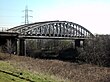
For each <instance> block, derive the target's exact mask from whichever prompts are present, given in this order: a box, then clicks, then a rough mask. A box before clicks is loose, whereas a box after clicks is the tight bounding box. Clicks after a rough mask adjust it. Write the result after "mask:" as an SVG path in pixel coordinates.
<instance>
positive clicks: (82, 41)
mask: <svg viewBox="0 0 110 82" xmlns="http://www.w3.org/2000/svg"><path fill="white" fill-rule="evenodd" d="M83 46H84V40H80V39H77V40H75V48H77V47H83Z"/></svg>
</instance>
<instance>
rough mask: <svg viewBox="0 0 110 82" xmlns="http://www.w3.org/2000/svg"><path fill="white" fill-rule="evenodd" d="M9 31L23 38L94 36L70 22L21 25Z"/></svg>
mask: <svg viewBox="0 0 110 82" xmlns="http://www.w3.org/2000/svg"><path fill="white" fill-rule="evenodd" d="M8 31H14V32H18V33H19V34H20V35H21V36H29V37H32V36H34V37H38V36H43V37H69V38H71V37H73V38H75V37H76V38H91V37H93V36H94V35H93V34H92V33H91V32H90V31H89V30H87V29H86V28H84V27H83V26H81V25H79V24H76V23H73V22H68V21H46V22H37V23H32V24H26V25H20V26H17V27H14V28H11V29H8Z"/></svg>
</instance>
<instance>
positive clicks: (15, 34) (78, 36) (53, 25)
mask: <svg viewBox="0 0 110 82" xmlns="http://www.w3.org/2000/svg"><path fill="white" fill-rule="evenodd" d="M5 33H6V34H5ZM5 33H3V32H1V33H0V41H1V42H0V43H1V44H0V45H2V44H4V43H5V42H7V41H6V40H7V39H8V40H10V39H11V42H12V43H14V45H15V46H16V48H17V45H16V44H17V43H19V44H18V46H19V54H20V55H25V53H26V49H25V45H26V44H25V40H26V39H59V40H60V39H61V40H62V39H63V40H74V42H75V43H74V44H75V46H80V41H84V40H85V39H90V38H93V37H94V35H93V34H92V33H91V32H90V31H89V30H87V29H86V28H84V27H83V26H81V25H79V24H76V23H73V22H68V21H45V22H36V23H31V24H25V25H20V26H16V27H13V28H10V29H8V30H7V32H5ZM2 42H3V43H2ZM15 52H17V49H16V51H15Z"/></svg>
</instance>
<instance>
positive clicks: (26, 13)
mask: <svg viewBox="0 0 110 82" xmlns="http://www.w3.org/2000/svg"><path fill="white" fill-rule="evenodd" d="M23 12H25V15H24V16H23V17H24V23H25V24H29V17H33V16H29V14H28V12H32V10H29V9H28V6H27V5H26V7H25V10H23Z"/></svg>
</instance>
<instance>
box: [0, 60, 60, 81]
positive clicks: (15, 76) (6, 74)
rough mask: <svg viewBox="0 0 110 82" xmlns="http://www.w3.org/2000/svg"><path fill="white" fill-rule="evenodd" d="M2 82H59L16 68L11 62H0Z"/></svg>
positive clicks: (0, 78) (0, 79)
mask: <svg viewBox="0 0 110 82" xmlns="http://www.w3.org/2000/svg"><path fill="white" fill-rule="evenodd" d="M0 82H58V81H55V80H54V79H52V78H50V77H49V76H46V75H43V74H38V73H32V72H30V71H27V70H24V69H19V68H17V67H14V66H13V65H11V64H10V63H9V62H6V61H0Z"/></svg>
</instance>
